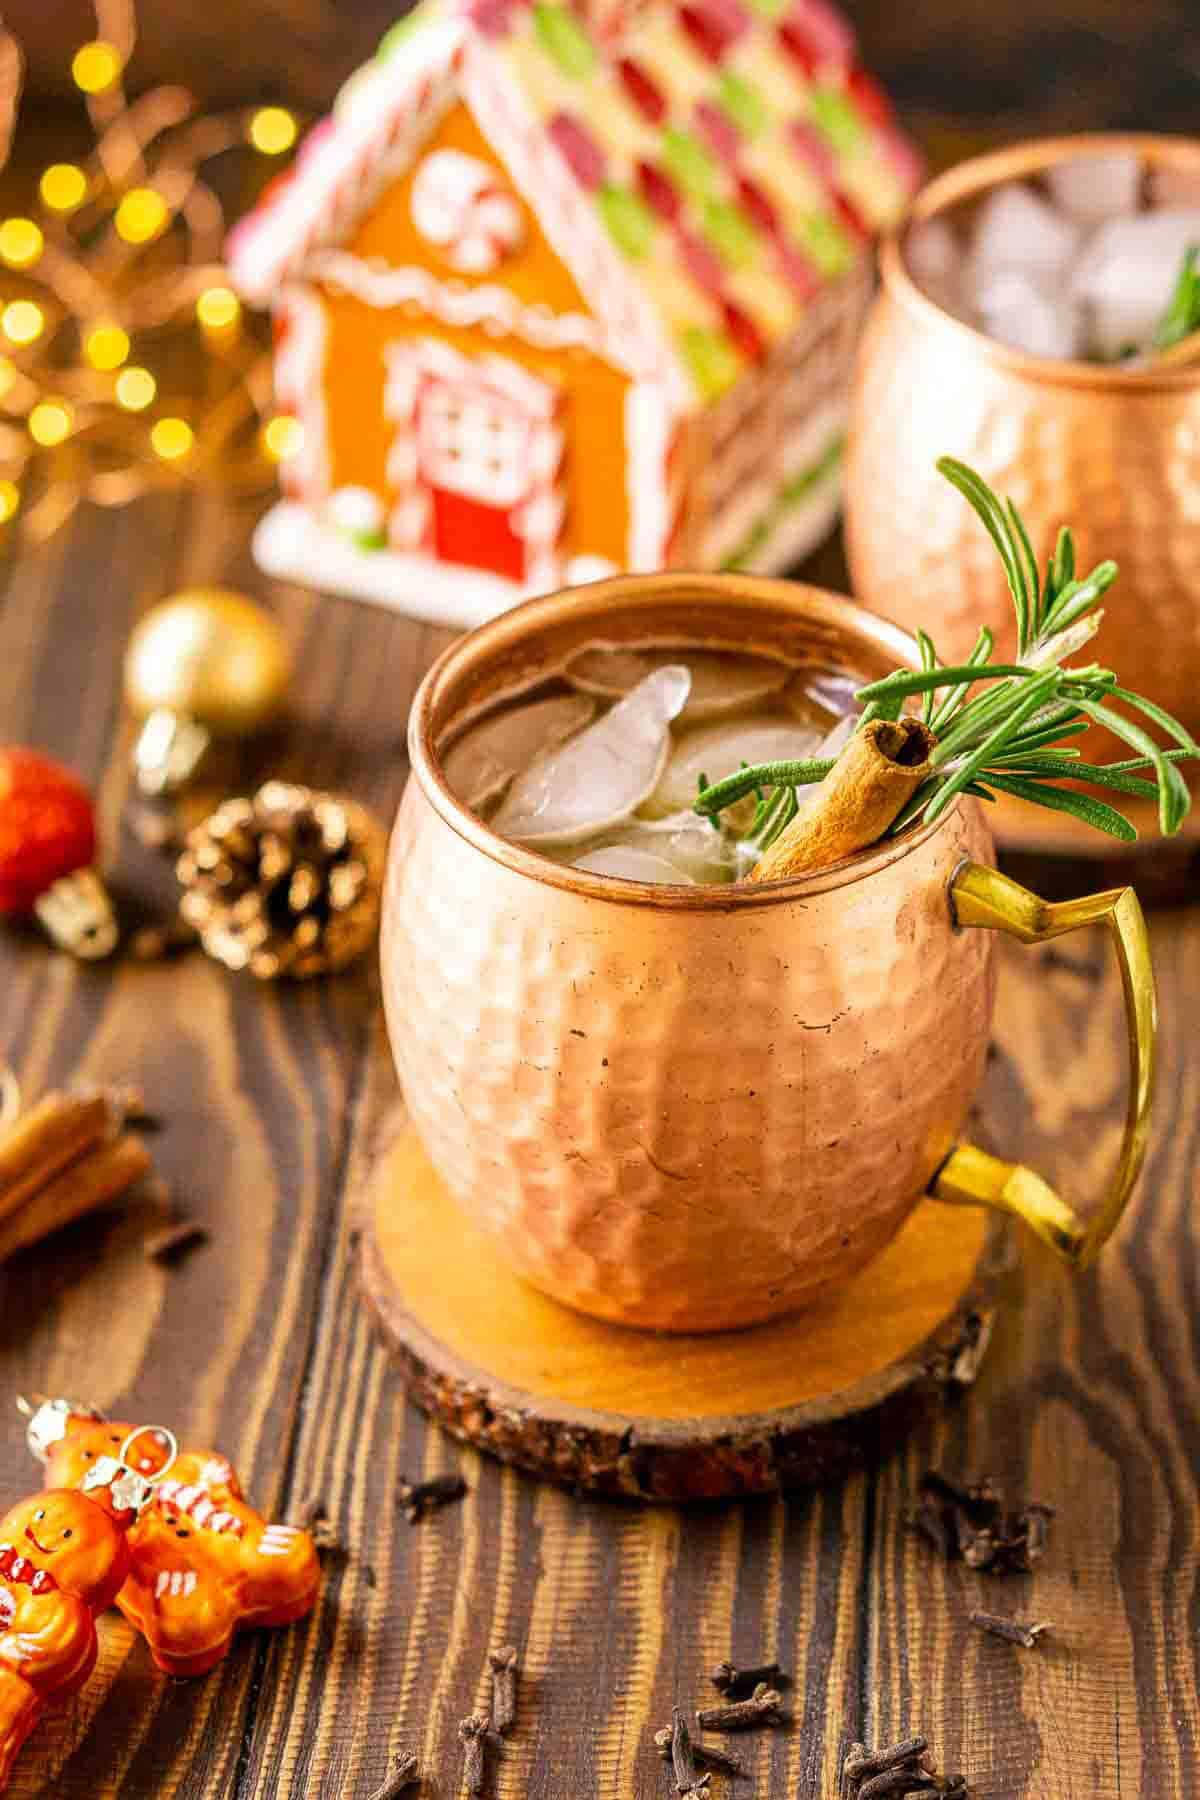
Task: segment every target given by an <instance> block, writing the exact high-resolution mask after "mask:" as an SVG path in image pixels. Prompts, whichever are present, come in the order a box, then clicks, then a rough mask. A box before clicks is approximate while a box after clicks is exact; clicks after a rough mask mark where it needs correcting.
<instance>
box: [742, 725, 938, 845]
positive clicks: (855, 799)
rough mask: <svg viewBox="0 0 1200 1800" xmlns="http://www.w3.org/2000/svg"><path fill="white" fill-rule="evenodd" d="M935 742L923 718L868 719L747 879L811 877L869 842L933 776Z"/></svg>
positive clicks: (877, 837)
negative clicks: (807, 801)
mask: <svg viewBox="0 0 1200 1800" xmlns="http://www.w3.org/2000/svg"><path fill="white" fill-rule="evenodd" d="M936 741H937V740H936V739H935V738H934V735H933V733H932V732H931V731H930V730H929V728H928V727H927V726H926V725H924V724H922V722H921V720H920V719H914V718H909V717H905V718H901V719H895V720H892V719H873V720H872V721H871V723H870V724H869V725H864V726H863V728H862V729H861V731H856V732H855V734H854V736H853V737H852V738H851V739H850V742H849V743H848V744H847V745H846V748H845V749H844V750H843V751H842V753H841V755H840V756H839V757H838V759H837V761H836V762H835V763H834V765H833V767H832V769H830V771H829V773H828V775H826V777H825V779H824V781H823V782H822V783H821V785H820V788H819V789H818V790H817V793H816V796H815V798H814V799H813V800H812V801H811V802H810V803H809V805H808V806H806V807H805V808H804V810H803V811H802V812H800V813H798V814H797V815H796V817H795V818H794V819H793V820H792V822H791V824H790V825H789V826H788V827H787V828H786V830H784V831H782V832H781V833H780V835H779V836H778V837H777V838H776V840H775V842H774V843H773V844H772V845H771V847H770V849H769V850H767V851H766V852H765V853H764V854H763V856H762V857H761V859H760V860H759V861H758V862H757V863H756V864H755V866H754V868H753V869H752V870H751V871H750V880H751V881H780V880H782V879H783V878H784V877H785V876H788V875H804V874H808V873H811V871H813V870H814V869H825V868H828V867H829V865H830V864H831V863H835V862H840V861H841V860H842V858H843V857H845V856H853V854H854V852H855V851H856V850H865V849H866V848H867V846H868V845H869V844H874V843H875V842H876V841H877V840H878V839H879V838H881V837H882V836H883V834H884V832H885V831H886V830H887V828H888V826H889V825H890V824H891V823H892V821H893V820H894V819H895V818H896V816H897V814H898V813H899V812H900V811H901V809H902V808H903V807H904V806H905V805H906V804H907V803H908V801H909V800H911V799H912V796H913V795H914V794H915V793H916V791H917V789H918V788H919V787H920V785H921V783H922V782H923V781H924V780H925V779H926V777H927V776H928V775H929V774H930V773H931V767H930V762H929V758H930V755H931V754H932V751H933V748H934V745H935V743H936Z"/></svg>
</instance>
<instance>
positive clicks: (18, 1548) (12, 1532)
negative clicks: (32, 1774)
mask: <svg viewBox="0 0 1200 1800" xmlns="http://www.w3.org/2000/svg"><path fill="white" fill-rule="evenodd" d="M139 1435H141V1434H140V1433H133V1434H129V1438H128V1439H127V1440H122V1441H120V1442H119V1443H118V1445H117V1446H116V1448H117V1450H118V1455H116V1456H113V1455H105V1456H103V1457H97V1458H95V1459H94V1461H93V1465H92V1467H91V1469H90V1470H89V1473H88V1476H87V1477H86V1479H85V1480H84V1481H83V1482H82V1483H81V1484H80V1489H79V1490H78V1491H76V1490H74V1489H71V1488H53V1487H52V1488H48V1489H46V1490H44V1491H43V1492H42V1493H40V1494H33V1495H31V1496H30V1498H29V1499H28V1500H22V1501H21V1502H20V1504H19V1505H17V1506H14V1507H13V1508H12V1511H11V1512H9V1513H6V1514H5V1516H4V1518H3V1519H0V1788H4V1787H6V1786H7V1784H8V1779H9V1776H10V1775H11V1773H12V1766H13V1762H14V1760H15V1758H16V1756H17V1753H18V1751H19V1750H20V1748H21V1746H22V1744H23V1743H24V1742H25V1739H26V1738H27V1737H28V1736H29V1733H30V1732H31V1731H32V1730H33V1728H34V1726H35V1725H36V1724H37V1722H38V1720H39V1719H40V1718H41V1716H42V1713H43V1712H44V1711H45V1709H46V1707H47V1706H49V1705H51V1704H54V1703H57V1702H60V1701H62V1700H65V1699H67V1698H68V1697H69V1696H70V1695H71V1694H73V1693H74V1692H75V1691H76V1689H77V1688H80V1687H82V1686H83V1683H84V1682H85V1681H86V1680H87V1678H88V1676H89V1675H90V1674H91V1672H92V1668H93V1665H94V1664H95V1661H96V1650H97V1639H96V1620H97V1618H98V1617H99V1615H100V1614H101V1613H102V1612H104V1611H105V1610H106V1609H107V1608H108V1607H109V1606H111V1605H112V1603H113V1600H114V1599H115V1597H116V1595H117V1592H118V1591H119V1589H120V1588H121V1587H122V1586H123V1584H124V1583H125V1581H126V1580H127V1578H128V1575H129V1570H130V1566H131V1560H132V1558H131V1551H130V1543H129V1533H130V1529H131V1527H132V1526H133V1524H134V1522H135V1520H136V1519H137V1516H138V1513H139V1511H140V1510H141V1509H142V1508H143V1507H145V1506H146V1505H147V1504H148V1502H149V1500H150V1497H151V1494H152V1492H153V1483H152V1482H151V1481H149V1480H147V1479H146V1477H145V1476H143V1475H140V1474H136V1473H135V1472H134V1471H133V1470H132V1469H131V1468H130V1467H129V1465H128V1462H127V1461H126V1457H127V1455H128V1453H129V1452H130V1451H131V1450H132V1447H133V1446H132V1439H133V1438H134V1437H136V1436H139ZM153 1435H154V1440H155V1446H156V1452H157V1457H158V1461H159V1462H160V1464H161V1466H162V1468H163V1470H164V1471H165V1469H166V1468H167V1467H168V1465H169V1462H170V1458H171V1454H172V1448H173V1444H174V1440H173V1439H172V1438H171V1436H170V1433H169V1432H160V1431H157V1430H156V1431H155V1432H154V1434H153Z"/></svg>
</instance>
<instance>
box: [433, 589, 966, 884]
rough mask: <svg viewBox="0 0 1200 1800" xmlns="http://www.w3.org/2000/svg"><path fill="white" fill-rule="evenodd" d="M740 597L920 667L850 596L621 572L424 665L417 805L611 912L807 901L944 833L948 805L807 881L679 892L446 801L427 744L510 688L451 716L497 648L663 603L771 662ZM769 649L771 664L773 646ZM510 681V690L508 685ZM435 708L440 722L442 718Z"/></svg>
mask: <svg viewBox="0 0 1200 1800" xmlns="http://www.w3.org/2000/svg"><path fill="white" fill-rule="evenodd" d="M735 595H736V596H740V597H741V599H742V602H743V605H742V607H741V608H739V609H738V612H737V613H734V611H733V609H731V608H730V607H729V601H730V599H731V596H735ZM747 601H749V602H750V603H751V604H752V606H753V609H754V610H755V611H757V612H759V613H761V614H762V615H764V616H767V615H770V616H773V617H775V618H778V617H779V616H780V615H781V614H783V615H785V616H786V615H787V614H789V613H790V614H792V615H793V616H795V617H796V618H797V619H798V620H799V619H800V617H801V616H803V617H804V618H805V619H807V620H808V621H809V622H810V623H811V622H812V621H813V620H814V619H815V620H816V621H817V622H818V623H820V624H822V625H824V626H825V627H827V628H828V629H829V630H830V631H831V632H839V633H841V634H844V635H845V636H846V637H852V638H854V639H857V640H858V641H859V642H860V643H861V642H862V641H863V640H864V639H865V640H866V641H867V644H868V646H869V648H870V649H873V650H874V651H875V652H876V658H877V660H879V661H880V663H881V664H882V663H884V662H886V663H887V665H888V666H889V667H896V666H898V665H905V666H907V667H911V668H919V667H920V652H919V650H918V647H917V644H916V642H915V640H914V639H913V638H912V637H911V636H910V635H909V633H908V632H906V631H904V630H903V629H902V628H901V627H900V626H899V625H894V624H893V623H892V622H891V620H890V619H885V618H883V617H882V616H881V615H880V614H878V613H873V612H870V611H869V610H868V609H867V608H866V607H864V606H860V605H859V604H858V603H857V601H854V600H851V599H849V598H846V597H843V596H842V595H839V594H834V593H832V592H830V591H829V590H828V589H825V588H819V587H813V586H811V585H810V584H808V583H807V582H800V581H786V580H777V579H773V578H771V577H769V576H749V575H745V576H744V575H726V574H718V573H713V572H709V571H698V572H691V573H689V572H687V571H681V570H670V571H666V572H662V573H655V574H649V575H619V576H613V577H611V578H609V579H606V580H603V581H596V582H589V583H586V584H583V585H581V586H579V587H575V588H571V589H564V590H561V591H559V592H557V593H554V594H547V595H542V596H540V597H539V598H537V599H533V600H526V601H524V602H522V603H521V604H520V605H519V606H515V607H513V608H511V609H510V610H509V611H508V612H505V613H502V614H501V615H500V616H499V617H498V618H496V619H492V620H490V621H489V622H488V623H487V624H484V625H480V626H477V627H476V628H475V630H473V631H471V632H468V633H467V634H466V635H465V636H464V637H461V638H458V639H456V640H455V642H454V643H452V644H451V645H449V647H448V648H447V649H446V650H444V651H443V652H442V654H441V655H440V656H439V657H438V659H437V661H436V662H434V663H433V665H432V666H431V667H430V669H429V670H428V672H427V674H426V675H425V677H424V679H423V681H422V682H421V685H420V687H419V688H418V689H417V693H416V696H415V698H414V700H413V705H412V710H411V712H410V714H409V725H408V755H409V763H410V767H411V771H412V774H413V776H414V778H415V779H416V781H417V782H418V784H419V786H420V788H421V790H422V792H423V793H424V795H425V798H426V799H427V800H428V801H429V803H430V804H431V806H432V807H433V808H434V810H435V811H436V812H437V814H438V816H439V817H440V818H441V819H442V820H444V822H445V823H446V824H447V825H449V826H450V828H451V829H452V830H453V831H454V832H456V833H457V834H458V836H459V837H460V838H462V839H463V840H464V841H465V842H466V843H468V844H470V845H471V846H472V847H473V848H474V849H476V850H479V851H482V853H483V854H484V855H485V856H487V857H489V858H490V859H491V860H492V861H493V862H497V863H500V864H502V865H503V866H504V867H505V868H508V869H510V870H512V871H513V873H514V874H518V875H522V876H525V877H527V878H528V879H530V880H532V881H536V882H540V883H543V884H545V885H548V886H551V887H557V888H564V889H567V890H568V891H573V892H575V893H578V894H581V895H585V896H586V897H588V898H589V899H594V900H601V901H607V902H609V903H614V904H620V905H639V906H651V907H656V908H659V909H665V910H675V911H679V912H685V911H686V912H703V911H718V912H730V911H736V910H738V909H740V908H744V907H754V906H772V905H778V904H782V903H786V902H789V901H795V900H797V899H802V898H804V897H805V896H806V895H812V894H820V893H825V892H826V891H827V890H829V889H831V888H837V887H843V886H845V885H847V884H848V883H851V882H857V881H861V880H864V879H866V877H868V876H870V875H872V874H875V873H876V872H877V871H879V870H882V869H886V868H889V867H890V866H891V865H892V864H893V863H895V862H898V861H899V860H900V859H901V858H903V857H906V856H908V855H909V854H910V853H911V852H912V851H913V850H915V849H916V848H917V846H918V845H920V844H923V843H924V842H925V841H926V840H927V839H928V838H929V837H930V836H931V835H932V834H933V833H934V832H937V831H941V830H942V829H943V828H945V827H947V826H948V824H949V822H950V820H951V819H952V817H953V816H954V814H955V813H956V812H957V810H958V806H957V803H956V804H955V805H952V806H950V807H948V808H947V809H946V811H945V812H944V813H943V814H942V815H941V816H940V817H939V818H938V819H936V820H934V821H933V822H932V823H931V824H922V825H917V826H914V827H910V828H909V829H908V830H906V831H905V832H904V833H902V834H901V835H900V836H899V837H897V838H895V839H892V840H890V841H889V842H887V843H886V844H884V845H882V846H880V847H879V848H872V849H870V850H865V851H860V852H859V853H858V854H857V855H855V856H851V857H847V858H846V859H844V860H843V861H842V862H839V863H835V864H833V865H832V866H831V867H830V868H828V869H822V870H819V871H817V872H816V873H814V874H810V875H802V876H793V877H790V878H788V879H786V880H783V881H772V882H764V883H761V884H756V883H753V882H739V883H736V884H728V883H713V884H708V885H706V884H697V885H696V886H695V887H688V886H685V885H682V884H680V885H675V884H672V883H662V884H654V883H648V882H640V881H632V880H629V879H627V878H625V877H622V878H620V879H619V880H618V879H616V878H614V877H612V876H605V875H595V874H592V873H591V872H590V871H588V870H583V869H573V868H569V867H567V866H565V865H564V864H562V863H558V862H553V861H551V859H550V858H549V857H546V856H540V855H538V853H537V852H536V851H534V850H527V849H525V848H523V847H522V846H521V845H519V844H515V843H512V842H510V841H509V840H508V839H507V838H502V837H500V836H499V835H498V834H497V833H496V832H494V831H493V830H492V829H491V828H490V826H488V825H487V824H486V823H485V821H484V820H483V819H481V818H479V817H478V815H477V814H475V813H473V812H472V811H471V810H470V808H469V807H467V806H465V805H464V804H463V802H462V801H460V800H459V799H458V798H457V797H456V795H455V794H454V792H453V790H452V789H451V788H450V786H449V784H448V782H447V781H446V778H445V775H444V773H443V771H442V767H441V763H440V760H439V758H438V754H437V749H436V744H437V739H438V736H439V734H440V732H441V731H443V730H444V729H445V728H446V726H447V724H448V723H449V722H450V720H451V719H455V720H457V719H458V718H459V717H465V716H469V714H470V713H471V712H473V711H475V710H482V709H483V707H484V706H486V705H490V704H492V703H493V702H494V701H496V700H499V699H501V698H502V697H503V695H504V694H505V692H506V691H511V686H510V688H509V689H506V688H505V687H504V686H503V685H501V684H496V685H495V686H494V687H492V688H491V689H489V691H488V692H487V693H486V695H485V696H484V698H483V699H481V700H480V701H479V702H478V705H477V707H460V708H457V709H456V708H455V707H454V705H453V700H454V698H455V697H456V694H457V693H458V692H459V691H460V690H461V689H462V688H463V687H465V686H466V685H467V683H468V682H469V680H470V678H471V677H472V676H473V675H476V676H477V675H478V674H479V673H480V672H481V671H483V670H485V669H486V668H487V666H488V665H489V664H491V665H492V666H493V667H496V666H500V665H502V664H503V659H504V655H505V652H506V651H508V650H510V649H511V648H512V647H514V646H515V645H516V644H518V643H528V641H529V640H530V639H531V638H536V636H537V635H538V632H539V628H540V627H542V626H549V625H552V624H555V623H559V622H561V621H562V619H563V617H564V614H568V615H570V614H574V615H577V617H576V618H575V620H574V624H575V625H576V626H580V627H584V626H594V627H595V629H594V631H591V632H590V633H589V632H587V631H581V632H580V633H579V637H578V644H579V645H582V644H584V643H586V642H588V641H596V639H598V638H603V635H604V631H605V630H607V631H608V632H609V633H610V634H611V633H612V632H613V627H614V619H616V621H617V633H616V635H617V636H618V637H620V635H621V632H620V619H621V617H622V616H623V617H624V619H625V620H626V621H628V620H629V619H630V618H631V617H632V616H633V615H635V614H637V613H641V612H644V613H646V614H651V613H654V612H661V611H662V610H663V609H664V607H670V606H672V605H675V606H679V605H681V604H684V605H686V606H688V607H689V608H691V607H696V608H697V609H698V611H703V612H707V613H708V614H710V615H712V616H710V617H709V618H708V619H704V618H701V617H699V616H698V617H697V618H696V621H695V634H694V637H693V638H692V639H691V641H692V643H693V644H697V645H701V646H709V645H711V646H713V647H719V648H725V649H728V650H730V651H735V652H741V653H747V652H751V653H754V652H760V651H761V653H762V654H765V655H768V656H769V655H771V654H772V651H771V650H770V648H768V647H766V646H765V645H763V644H760V643H757V642H753V641H750V642H748V641H747V639H746V637H745V636H744V635H742V636H734V635H732V626H730V625H729V623H728V620H729V619H730V618H738V619H739V622H743V620H744V613H745V611H746V606H745V602H747ZM797 602H799V604H797ZM722 607H723V608H725V611H726V620H727V624H726V630H725V631H724V632H722V631H721V630H720V629H719V624H720V612H719V609H720V608H722ZM739 615H740V617H739ZM624 636H625V639H626V640H627V641H629V642H631V643H634V642H639V641H640V642H643V643H648V642H650V641H652V639H651V636H650V633H649V630H648V631H647V634H646V635H645V636H644V637H643V638H641V639H640V640H639V639H638V638H637V636H636V634H635V633H634V632H632V631H629V630H626V632H625V633H624ZM673 640H674V641H678V642H680V644H681V646H682V643H683V641H684V639H683V633H682V629H681V630H680V631H674V630H672V631H669V632H667V634H666V636H665V641H666V642H667V643H670V642H671V641H673ZM659 641H664V640H659ZM577 647H578V646H577V645H572V646H571V647H570V649H569V650H567V651H566V652H564V654H563V655H562V656H561V657H559V658H558V659H557V660H556V661H551V662H548V663H546V664H544V665H543V673H544V674H545V675H547V676H549V675H552V674H553V673H554V672H555V669H556V668H561V666H562V664H563V663H564V662H565V661H566V660H567V656H568V655H569V654H570V652H571V650H573V649H574V648H577ZM774 654H775V656H776V659H777V660H779V653H778V649H776V651H775V652H774ZM797 666H800V665H797ZM527 675H528V678H529V679H535V678H536V675H537V666H536V665H531V666H530V668H529V670H528V671H527ZM515 685H517V684H516V683H514V684H512V686H515ZM443 711H446V712H447V713H448V714H449V717H446V718H444V717H442V713H443Z"/></svg>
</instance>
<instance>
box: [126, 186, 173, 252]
mask: <svg viewBox="0 0 1200 1800" xmlns="http://www.w3.org/2000/svg"><path fill="white" fill-rule="evenodd" d="M170 216H171V214H170V209H169V208H168V206H167V203H166V201H165V200H164V199H163V197H162V195H161V194H160V193H159V192H158V191H157V189H155V188H150V187H135V188H130V190H129V192H128V193H127V194H125V195H124V196H123V197H122V200H121V203H120V205H119V206H118V207H117V216H116V226H117V236H118V237H121V238H124V240H125V242H126V243H127V244H148V243H149V242H150V240H151V239H152V238H156V237H157V236H158V235H159V233H160V232H161V231H163V230H164V229H165V227H166V225H167V222H168V220H169V219H170Z"/></svg>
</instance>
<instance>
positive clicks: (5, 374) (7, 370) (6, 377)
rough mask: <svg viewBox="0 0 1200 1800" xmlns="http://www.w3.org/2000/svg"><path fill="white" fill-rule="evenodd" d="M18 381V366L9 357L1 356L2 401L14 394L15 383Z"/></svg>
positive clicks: (0, 393) (0, 383)
mask: <svg viewBox="0 0 1200 1800" xmlns="http://www.w3.org/2000/svg"><path fill="white" fill-rule="evenodd" d="M16 379H17V365H16V363H14V362H13V361H11V360H10V358H9V357H7V356H0V400H3V398H4V396H5V395H6V394H9V393H11V392H12V387H13V383H14V382H15V381H16Z"/></svg>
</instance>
